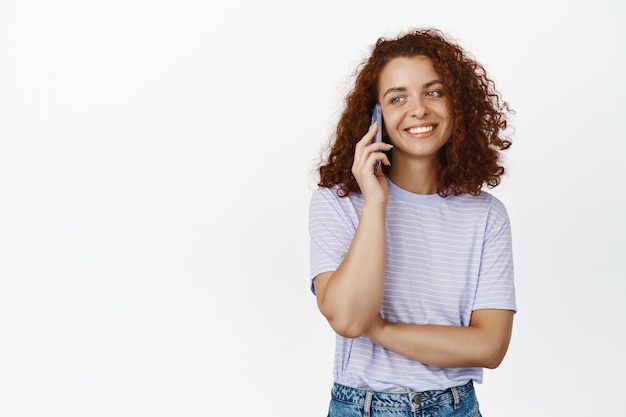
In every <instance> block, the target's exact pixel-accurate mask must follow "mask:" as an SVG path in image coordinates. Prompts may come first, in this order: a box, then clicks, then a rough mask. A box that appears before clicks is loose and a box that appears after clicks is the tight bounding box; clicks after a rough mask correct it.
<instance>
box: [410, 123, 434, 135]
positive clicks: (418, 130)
mask: <svg viewBox="0 0 626 417" xmlns="http://www.w3.org/2000/svg"><path fill="white" fill-rule="evenodd" d="M436 127H437V125H436V124H431V125H426V126H416V127H410V128H408V129H405V131H406V132H407V133H408V134H410V135H420V134H424V133H430V132H432V131H433V130H435V128H436Z"/></svg>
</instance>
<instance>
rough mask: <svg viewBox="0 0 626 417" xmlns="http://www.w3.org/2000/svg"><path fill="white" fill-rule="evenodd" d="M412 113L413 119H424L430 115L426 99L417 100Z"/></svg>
mask: <svg viewBox="0 0 626 417" xmlns="http://www.w3.org/2000/svg"><path fill="white" fill-rule="evenodd" d="M410 112H411V113H410V115H411V117H416V118H418V119H422V118H424V116H426V115H427V114H428V107H427V106H426V103H425V102H424V99H423V98H421V97H417V98H415V99H414V100H413V105H412V106H411V110H410Z"/></svg>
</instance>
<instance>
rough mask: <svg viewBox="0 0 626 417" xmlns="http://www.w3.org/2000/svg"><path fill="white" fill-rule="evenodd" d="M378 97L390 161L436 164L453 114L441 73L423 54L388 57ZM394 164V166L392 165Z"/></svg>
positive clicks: (432, 165) (448, 136)
mask: <svg viewBox="0 0 626 417" xmlns="http://www.w3.org/2000/svg"><path fill="white" fill-rule="evenodd" d="M378 101H379V103H380V104H381V108H382V112H383V119H384V126H385V129H386V131H387V134H388V135H389V139H390V141H391V143H392V144H393V145H394V149H393V165H394V166H395V165H396V164H397V162H399V163H400V164H402V165H403V166H404V165H405V164H413V162H412V161H420V163H424V162H425V163H427V164H428V165H429V166H431V167H435V166H436V162H437V161H438V159H437V154H438V152H439V150H440V149H441V147H442V146H443V145H444V144H445V143H446V142H447V141H448V140H449V139H450V136H451V135H452V126H453V121H452V115H451V113H450V109H449V102H448V99H447V97H446V94H445V90H444V86H443V83H442V81H441V77H440V76H439V74H437V72H436V71H435V68H434V67H433V64H432V62H431V60H430V59H429V58H427V57H425V56H421V55H417V56H413V57H399V58H394V59H392V60H391V61H389V62H388V63H387V64H386V65H385V66H384V67H383V69H382V71H381V73H380V76H379V79H378ZM392 167H393V166H392Z"/></svg>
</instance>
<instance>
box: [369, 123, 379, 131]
mask: <svg viewBox="0 0 626 417" xmlns="http://www.w3.org/2000/svg"><path fill="white" fill-rule="evenodd" d="M377 124H378V122H374V123H372V124H371V125H370V128H369V130H372V129H374V126H376V125H377Z"/></svg>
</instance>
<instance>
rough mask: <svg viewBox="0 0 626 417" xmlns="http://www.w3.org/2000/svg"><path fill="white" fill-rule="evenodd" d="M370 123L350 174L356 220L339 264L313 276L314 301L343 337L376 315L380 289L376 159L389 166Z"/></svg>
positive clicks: (381, 211)
mask: <svg viewBox="0 0 626 417" xmlns="http://www.w3.org/2000/svg"><path fill="white" fill-rule="evenodd" d="M377 128H378V126H374V127H373V128H372V129H370V130H369V131H368V133H367V134H366V135H365V136H364V137H363V138H362V139H361V140H360V141H359V143H357V145H356V150H355V157H354V164H353V166H352V172H353V174H354V176H355V178H356V180H357V182H358V183H359V187H360V188H361V192H362V194H363V199H364V203H363V207H362V209H361V215H360V219H359V224H358V226H357V229H356V232H355V234H354V237H353V238H352V242H351V244H350V248H349V250H348V253H347V254H346V255H345V257H344V259H343V262H342V263H341V264H340V265H339V267H338V268H337V270H335V271H334V272H326V273H322V274H320V275H318V276H317V277H316V278H315V280H314V285H315V293H316V295H317V304H318V307H319V309H320V311H321V312H322V314H323V315H324V316H325V317H326V319H327V320H328V322H329V323H330V325H331V327H332V328H333V330H335V332H336V333H337V334H339V335H340V336H344V337H350V338H354V337H359V336H361V335H363V334H364V333H365V332H366V331H367V330H368V329H369V327H370V325H371V324H372V323H373V322H374V320H376V319H377V318H378V315H379V311H380V307H381V305H382V301H383V294H384V288H385V247H386V245H385V241H386V238H385V236H386V233H385V217H386V212H387V200H388V196H389V187H388V184H387V180H386V178H385V176H384V174H383V173H382V169H381V170H378V172H377V173H376V174H374V170H373V167H374V165H375V162H376V161H382V163H384V164H385V165H390V163H389V159H388V158H387V156H386V155H385V154H384V153H383V152H377V151H380V150H383V151H387V150H389V149H390V145H387V144H385V143H374V144H372V143H371V140H372V138H373V135H374V134H375V133H376V129H377Z"/></svg>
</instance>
